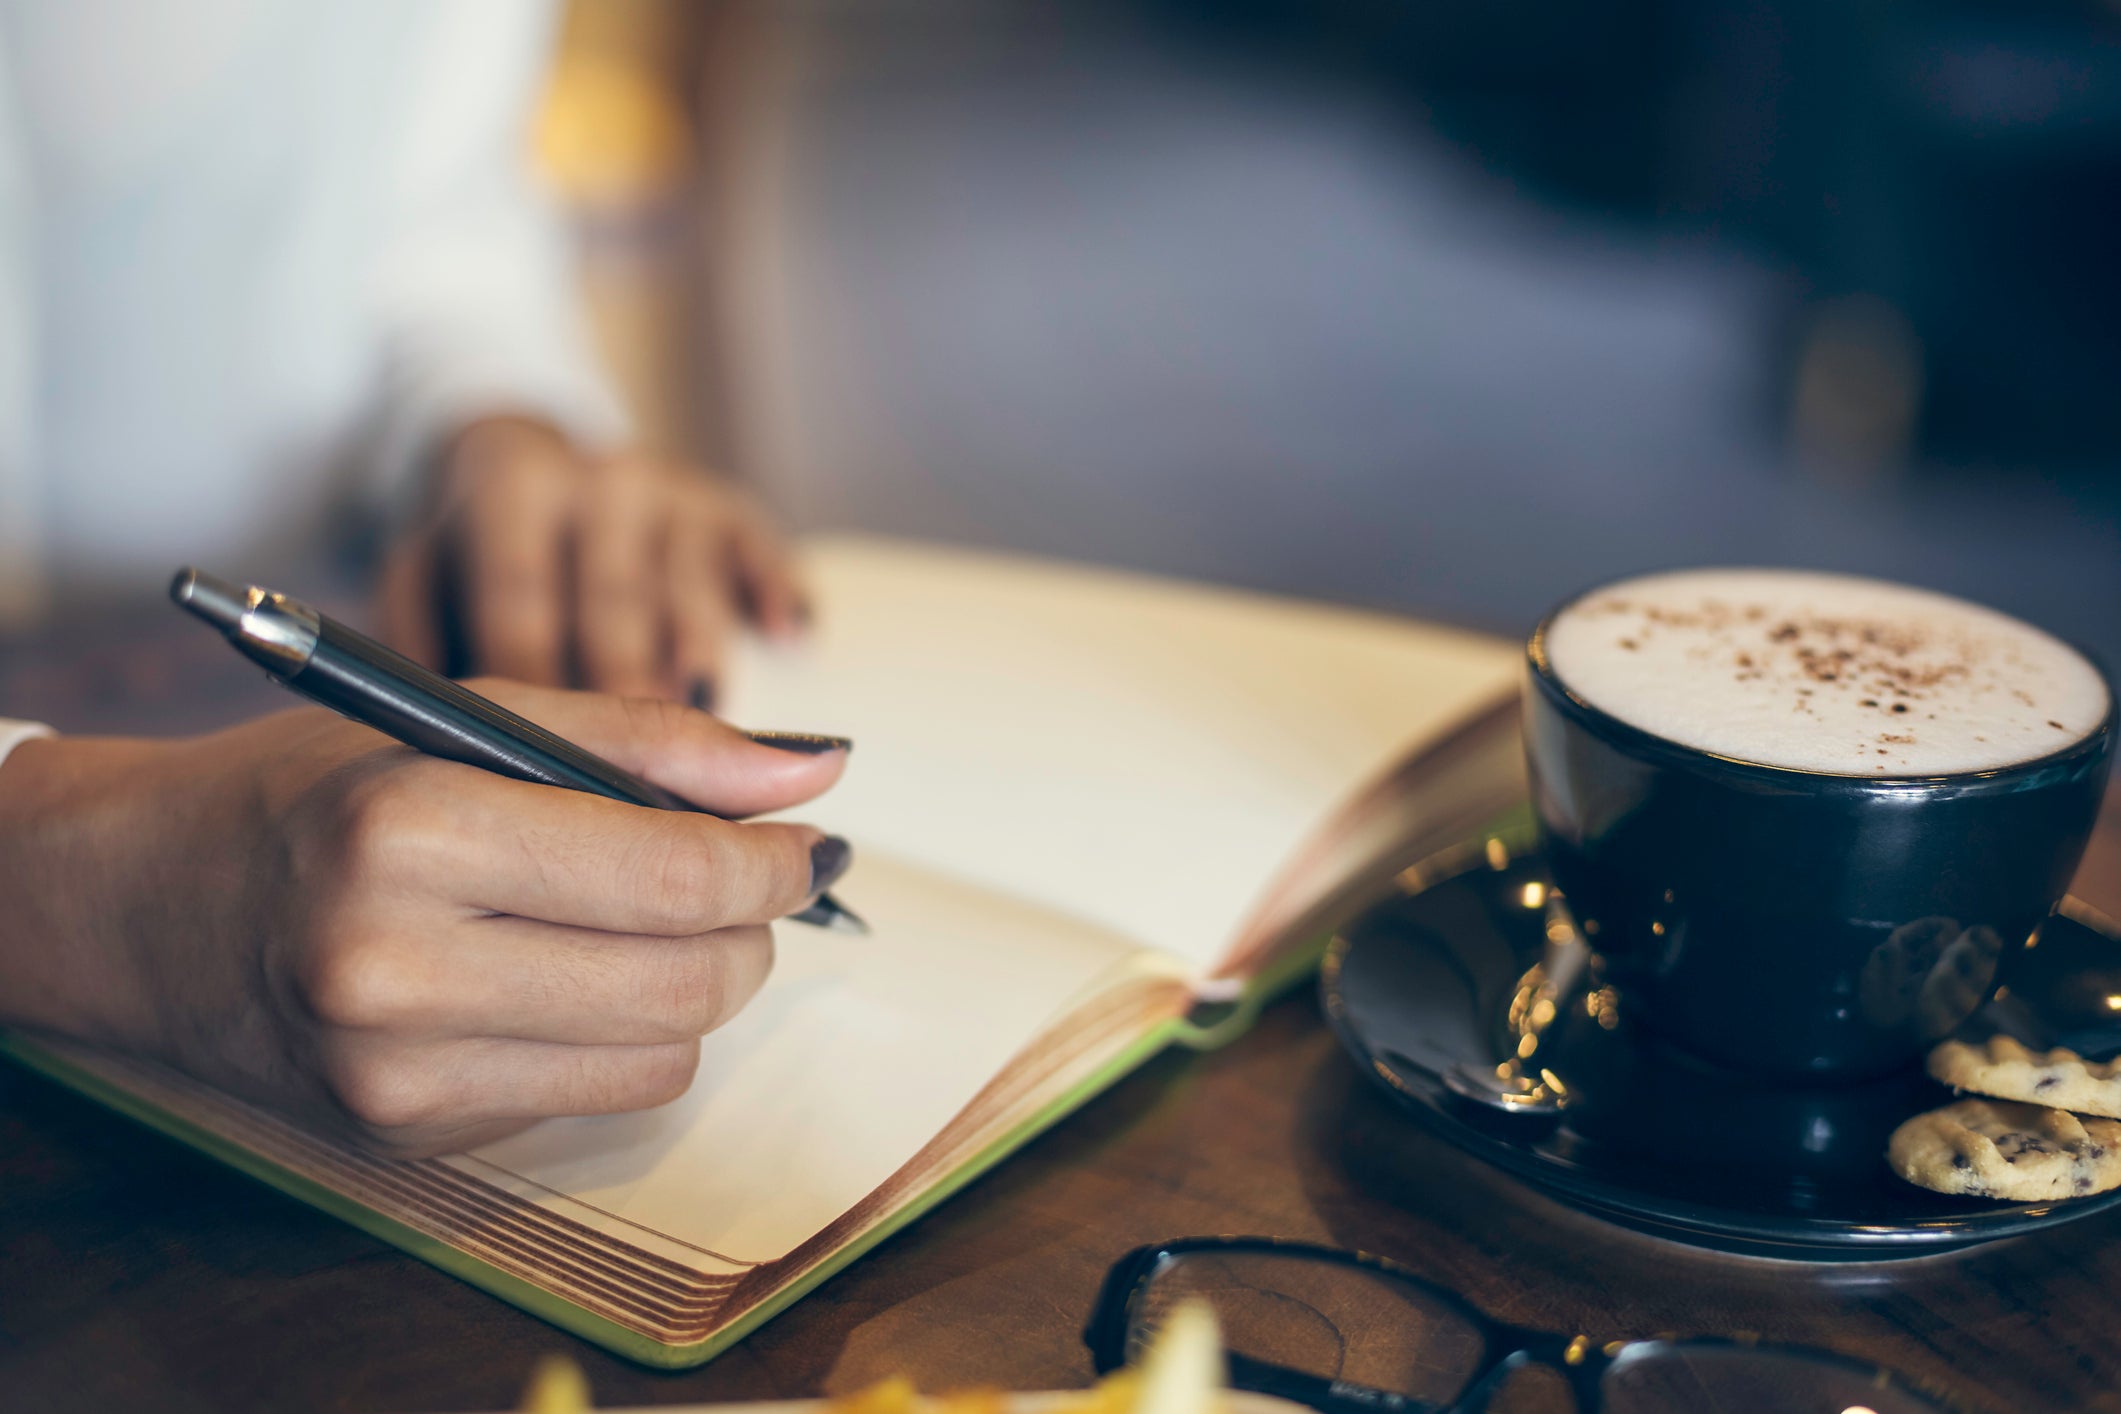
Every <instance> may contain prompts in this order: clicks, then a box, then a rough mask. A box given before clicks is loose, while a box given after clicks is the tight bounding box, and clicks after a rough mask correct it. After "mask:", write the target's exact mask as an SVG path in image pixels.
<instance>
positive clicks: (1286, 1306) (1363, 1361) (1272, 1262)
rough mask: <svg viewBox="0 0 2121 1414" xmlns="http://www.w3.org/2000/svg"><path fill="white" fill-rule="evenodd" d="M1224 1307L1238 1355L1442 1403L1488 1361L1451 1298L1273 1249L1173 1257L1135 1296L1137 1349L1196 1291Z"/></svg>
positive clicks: (1132, 1350) (1133, 1350)
mask: <svg viewBox="0 0 2121 1414" xmlns="http://www.w3.org/2000/svg"><path fill="white" fill-rule="evenodd" d="M1195 1297H1197V1298H1200V1299H1204V1300H1206V1301H1207V1302H1208V1303H1209V1304H1210V1305H1212V1306H1213V1307H1214V1308H1215V1315H1216V1319H1217V1321H1218V1322H1219V1323H1220V1324H1221V1326H1222V1331H1223V1341H1224V1343H1225V1344H1226V1345H1227V1346H1228V1347H1229V1348H1230V1351H1231V1352H1232V1353H1233V1354H1236V1355H1243V1356H1248V1357H1250V1358H1251V1359H1254V1360H1261V1361H1265V1362H1267V1363H1269V1364H1273V1365H1279V1366H1281V1367H1283V1368H1284V1369H1290V1370H1298V1371H1301V1372H1303V1373H1305V1374H1309V1375H1317V1376H1320V1377H1322V1378H1325V1379H1329V1380H1342V1381H1346V1382H1348V1383H1351V1384H1358V1385H1367V1386H1369V1387H1370V1388H1372V1389H1381V1390H1387V1391H1390V1392H1392V1393H1394V1394H1406V1395H1412V1396H1413V1397H1415V1398H1416V1399H1419V1400H1422V1401H1424V1402H1425V1403H1430V1404H1441V1403H1444V1402H1446V1401H1448V1400H1450V1399H1452V1398H1454V1397H1455V1396H1456V1395H1457V1394H1458V1392H1459V1391H1460V1390H1462V1389H1464V1388H1465V1386H1466V1384H1467V1383H1468V1382H1469V1381H1470V1380H1471V1379H1472V1377H1473V1374H1474V1372H1475V1371H1477V1370H1478V1369H1479V1368H1480V1364H1481V1356H1482V1354H1483V1350H1484V1344H1483V1341H1482V1339H1481V1334H1480V1332H1479V1330H1477V1329H1476V1328H1475V1327H1474V1326H1473V1325H1472V1324H1471V1323H1470V1322H1469V1321H1467V1320H1466V1318H1465V1317H1464V1316H1462V1315H1461V1314H1459V1313H1458V1312H1457V1311H1455V1310H1453V1309H1452V1308H1451V1307H1450V1306H1449V1305H1448V1304H1446V1303H1444V1302H1442V1301H1440V1300H1438V1299H1437V1298H1436V1297H1434V1296H1432V1295H1431V1294H1430V1293H1428V1292H1426V1291H1424V1290H1422V1289H1421V1288H1420V1287H1418V1286H1414V1285H1412V1284H1411V1283H1408V1282H1404V1281H1401V1280H1399V1279H1397V1278H1395V1277H1393V1276H1391V1275H1390V1274H1388V1273H1384V1272H1374V1271H1370V1270H1367V1269H1365V1268H1362V1267H1357V1266H1350V1265H1346V1264H1342V1263H1336V1262H1322V1261H1319V1260H1317V1259H1316V1258H1311V1257H1304V1256H1300V1255H1299V1256H1287V1255H1282V1254H1278V1253H1273V1252H1203V1253H1186V1254H1183V1255H1180V1256H1177V1257H1173V1258H1170V1259H1169V1260H1167V1261H1166V1262H1165V1263H1164V1264H1163V1265H1162V1266H1161V1267H1160V1268H1158V1269H1157V1271H1156V1273H1155V1275H1153V1276H1152V1277H1151V1278H1150V1279H1149V1283H1148V1285H1147V1287H1146V1288H1145V1289H1144V1290H1143V1291H1142V1292H1141V1293H1140V1295H1139V1296H1138V1297H1137V1298H1136V1300H1135V1304H1134V1308H1133V1311H1132V1313H1131V1315H1132V1320H1131V1323H1130V1325H1129V1328H1128V1331H1127V1346H1128V1356H1129V1358H1130V1359H1131V1358H1133V1357H1134V1356H1135V1355H1137V1354H1139V1353H1140V1351H1141V1349H1142V1348H1143V1347H1144V1346H1145V1345H1146V1344H1147V1343H1148V1340H1149V1338H1150V1337H1151V1336H1153V1335H1154V1334H1155V1332H1156V1329H1157V1327H1158V1326H1159V1325H1161V1324H1162V1322H1163V1320H1164V1319H1165V1317H1167V1316H1168V1315H1169V1314H1170V1312H1171V1311H1172V1309H1173V1308H1175V1307H1176V1306H1177V1305H1178V1304H1179V1303H1180V1302H1182V1301H1185V1300H1187V1299H1188V1298H1195Z"/></svg>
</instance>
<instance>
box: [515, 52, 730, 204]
mask: <svg viewBox="0 0 2121 1414" xmlns="http://www.w3.org/2000/svg"><path fill="white" fill-rule="evenodd" d="M535 140H536V149H537V160H538V166H539V168H540V169H541V170H542V171H543V172H544V173H545V174H546V176H547V177H548V178H550V179H551V181H552V184H553V185H554V187H556V188H557V189H558V191H559V192H560V194H561V195H562V196H563V197H564V198H565V199H566V200H568V201H569V202H571V203H573V204H574V205H576V206H585V207H605V208H608V207H624V206H636V205H641V204H644V203H647V202H651V201H654V200H656V199H658V198H660V197H662V196H665V195H667V194H669V193H670V192H672V191H674V190H676V189H678V188H679V187H681V186H682V185H683V184H684V182H685V180H686V178H687V175H688V173H689V170H690V168H691V165H692V125H691V123H690V122H689V121H688V120H687V118H686V115H685V110H684V106H683V104H682V103H681V102H680V101H679V99H678V96H677V95H676V94H675V93H674V92H672V90H671V87H670V85H669V84H668V83H667V82H666V81H665V80H664V78H663V76H662V75H660V74H658V73H656V72H655V71H653V70H652V69H649V68H646V67H643V66H641V65H639V64H635V63H632V62H628V61H626V60H623V59H616V58H611V57H607V56H605V55H601V54H595V53H588V54H579V55H563V56H562V57H561V59H560V61H559V63H558V64H557V65H556V66H555V67H554V69H553V71H552V79H551V81H550V83H549V84H548V86H547V88H546V93H545V102H544V105H543V107H542V108H541V109H540V110H539V113H538V122H537V130H536V138H535Z"/></svg>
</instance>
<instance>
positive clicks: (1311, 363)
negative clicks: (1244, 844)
mask: <svg viewBox="0 0 2121 1414" xmlns="http://www.w3.org/2000/svg"><path fill="white" fill-rule="evenodd" d="M537 142H538V151H539V155H540V160H541V164H542V166H543V168H544V170H545V172H546V173H547V174H548V176H549V177H550V179H551V180H552V181H553V183H554V184H555V185H556V187H557V188H558V189H559V190H560V191H561V192H562V193H563V194H564V196H565V198H566V200H567V201H568V203H569V205H570V207H571V209H572V211H573V212H574V219H575V220H576V222H577V224H578V226H579V228H580V230H581V233H582V235H583V237H584V247H583V248H584V272H583V274H584V280H585V285H586V288H587V290H588V293H589V296H590V299H591V302H592V306H593V309H594V312H595V318H596V323H597V327H598V330H599V334H600V338H601V339H602V341H603V343H604V346H605V350H606V352H607V354H608V356H609V357H610V359H611V361H612V363H613V365H614V367H615V368H616V369H617V370H618V372H619V375H620V377H621V379H622V381H623V383H624V385H625V388H626V390H627V393H628V396H629V398H630V400H631V401H632V403H633V405H634V408H635V410H636V412H637V414H638V416H639V417H640V419H641V421H642V423H643V426H644V427H645V428H646V429H647V431H648V434H649V437H650V440H651V441H653V442H656V443H658V444H660V445H662V446H663V447H665V448H666V449H669V450H674V451H683V452H687V453H690V454H693V455H696V456H700V457H702V458H704V459H706V460H707V461H709V462H710V463H712V464H715V465H717V466H720V467H724V468H727V469H729V470H730V471H731V472H733V473H734V474H736V475H738V476H740V477H742V478H744V479H747V480H749V481H750V482H752V483H753V484H755V485H756V486H757V487H759V488H760V489H761V491H762V492H763V493H764V494H765V495H766V496H767V498H768V499H769V500H770V501H771V502H772V503H773V504H775V505H776V506H777V507H778V508H779V509H780V510H781V511H782V513H783V514H784V515H785V516H786V517H787V518H788V519H789V520H790V521H792V522H793V523H794V524H795V525H796V526H798V527H800V528H805V529H813V528H826V527H859V528H867V529H875V530H882V531H890V532H896V533H903V534H910V535H917V536H923V537H928V538H933V539H941V540H948V541H956V542H963V543H972V544H980V545H990V546H999V547H1010V548H1019V549H1025V550H1034V551H1040V552H1045V553H1051V554H1059V555H1067V556H1073V557H1079V558H1085V559H1091V560H1097V561H1103V562H1108V563H1113V564H1119V565H1125V566H1132V567H1138V568H1144V569H1151V570H1159V571H1165V572H1171V573H1178V574H1186V575H1195V576H1202V577H1207V578H1211V579H1216V580H1221V581H1226V582H1230V583H1235V584H1242V585H1248V586H1253V587H1258V588H1264V589H1270V590H1277V591H1285V592H1292V593H1298V594H1306V595H1314V596H1323V597H1328V598H1332V599H1337V600H1342V601H1347V602H1352V603H1358V604H1366V605H1374V606H1379V607H1384V608H1390V609H1395V610H1405V611H1410V612H1413V613H1417V614H1421V615H1425V616H1430V617H1435V618H1441V619H1447V620H1453V621H1457V622H1461V623H1465V624H1469V625H1474V626H1479V627H1484V628H1492V629H1497V630H1501V631H1504V632H1511V633H1515V632H1519V631H1521V630H1523V629H1524V628H1525V627H1526V626H1527V625H1528V624H1529V623H1530V621H1531V620H1532V619H1533V618H1534V617H1535V616H1536V615H1537V613H1538V612H1539V611H1540V610H1541V609H1542V608H1543V607H1545V606H1546V605H1548V604H1550V603H1551V602H1552V601H1554V600H1555V599H1557V598H1558V597H1560V596H1562V595H1564V594H1566V593H1568V592H1569V591H1571V590H1573V589H1576V588H1579V587H1582V586H1584V585H1586V584H1588V583H1590V582H1592V581H1595V580H1598V579H1601V578H1605V577H1609V576H1612V575H1617V574H1622V573H1627V572H1630V571H1634V570H1640V569H1645V568H1650V567H1657V566H1665V565H1672V564H1684V563H1700V562H1771V563H1785V564H1796V565H1810V566H1825V567H1833V568H1840V569H1848V570H1856V571H1862V572H1868V573H1875V574H1881V575H1885V576H1889V577H1894V578H1900V579H1905V580H1910V581H1914V582H1917V583H1922V584H1928V585H1932V586H1935V587H1938V588H1943V589H1947V590H1951V591H1954V592H1958V593H1963V594H1966V595H1969V596H1972V597H1975V598H1979V599H1982V600H1985V601H1989V602H1992V603H1995V604H1997V605H1999V606H2002V607H2005V608H2008V609H2011V610H2013V611H2015V612H2018V613H2021V614H2024V615H2026V616H2028V617H2030V618H2032V619H2034V620H2036V621H2038V622H2040V623H2043V624H2045V625H2047V626H2049V627H2051V628H2053V629H2055V630H2057V631H2058V632H2061V633H2063V634H2065V635H2068V636H2071V637H2073V638H2075V639H2077V640H2078V641H2080V642H2083V643H2086V644H2088V645H2089V646H2091V647H2092V648H2093V649H2094V650H2095V651H2097V652H2099V653H2101V654H2102V655H2103V656H2104V657H2105V659H2106V661H2107V662H2108V663H2109V664H2110V665H2111V664H2115V663H2121V473H2117V466H2121V394H2117V392H2116V389H2117V388H2121V271H2117V255H2121V5H2116V4H2114V3H2112V0H2009V3H2001V2H2000V0H1959V2H1955V0H1919V2H1918V0H1879V2H1878V3H1872V4H1866V5H1860V6H1851V5H1846V4H1836V3H1828V0H1686V3H1674V2H1673V0H1608V2H1607V3H1602V4H1597V5H1586V4H1582V3H1562V0H1487V3H1482V4H1477V5H1474V4H1453V3H1429V4H1413V3H1389V0H1069V3H1048V0H919V3H915V2H914V0H718V3H713V4H690V3H683V0H576V3H575V5H574V7H573V9H572V11H571V12H570V17H569V20H568V23H567V27H566V34H565V42H564V44H563V46H562V51H561V55H560V58H559V60H558V62H557V65H556V67H555V70H554V73H553V77H552V83H551V89H550V92H549V95H548V98H547V101H546V104H545V109H544V112H543V116H542V118H541V121H540V124H539V131H538V135H537Z"/></svg>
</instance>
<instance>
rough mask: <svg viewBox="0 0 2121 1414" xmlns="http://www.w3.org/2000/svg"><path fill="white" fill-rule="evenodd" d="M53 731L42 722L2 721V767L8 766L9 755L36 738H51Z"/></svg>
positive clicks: (0, 755)
mask: <svg viewBox="0 0 2121 1414" xmlns="http://www.w3.org/2000/svg"><path fill="white" fill-rule="evenodd" d="M51 734H52V729H51V728H50V727H47V726H46V725H44V723H42V722H10V721H5V720H0V766H5V765H6V764H7V754H8V753H9V752H10V751H13V750H14V749H15V748H16V747H18V746H20V745H22V743H23V742H25V741H29V740H31V739H32V738H34V737H40V736H50V735H51Z"/></svg>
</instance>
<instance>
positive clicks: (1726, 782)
mask: <svg viewBox="0 0 2121 1414" xmlns="http://www.w3.org/2000/svg"><path fill="white" fill-rule="evenodd" d="M1570 602H1571V603H1574V602H1576V601H1574V600H1572V601H1570ZM1568 607H1569V604H1564V605H1562V606H1561V607H1560V608H1557V609H1556V610H1554V611H1553V613H1550V614H1549V615H1548V616H1547V618H1546V619H1545V620H1544V621H1542V622H1541V624H1540V627H1539V629H1538V630H1537V631H1536V632H1535V633H1534V634H1533V635H1532V639H1531V642H1530V644H1529V646H1528V649H1527V655H1526V656H1527V676H1526V687H1525V695H1524V728H1525V751H1526V757H1527V763H1528V766H1529V771H1530V778H1531V785H1532V800H1533V805H1534V808H1535V810H1536V812H1537V815H1538V819H1539V827H1540V832H1541V836H1542V840H1543V843H1544V848H1545V850H1546V854H1547V858H1548V859H1549V861H1550V863H1551V865H1552V869H1553V875H1554V882H1555V884H1556V886H1557V887H1558V888H1560V890H1561V891H1562V893H1563V895H1564V897H1565V898H1566V900H1567V904H1568V907H1569V909H1570V911H1571V912H1572V913H1573V914H1574V916H1575V918H1576V921H1577V923H1578V925H1579V927H1580V928H1581V929H1582V930H1583V932H1584V934H1585V936H1586V937H1587V938H1588V939H1589V941H1590V943H1591V944H1592V946H1593V947H1594V948H1595V949H1596V950H1597V952H1598V953H1599V955H1600V956H1601V957H1602V958H1603V959H1604V961H1605V966H1606V969H1607V975H1608V977H1609V978H1610V980H1612V981H1613V983H1614V984H1615V985H1616V986H1617V987H1618V988H1619V990H1620V994H1621V998H1622V1004H1621V1012H1622V1015H1623V1016H1625V1017H1627V1018H1629V1020H1630V1023H1631V1024H1636V1025H1641V1026H1643V1027H1646V1028H1648V1029H1650V1030H1652V1031H1654V1032H1656V1033H1658V1034H1659V1035H1661V1036H1662V1037H1664V1038H1665V1039H1667V1040H1669V1041H1672V1042H1674V1043H1676V1044H1677V1045H1679V1046H1680V1047H1682V1048H1683V1049H1685V1050H1686V1051H1689V1052H1692V1053H1694V1054H1695V1055H1697V1056H1699V1057H1702V1058H1705V1059H1707V1060H1710V1061H1713V1062H1716V1063H1718V1064H1721V1065H1725V1066H1729V1067H1735V1068H1738V1069H1741V1070H1746V1071H1752V1072H1765V1073H1769V1074H1776V1075H1783V1076H1790V1077H1812V1078H1817V1079H1821V1080H1827V1079H1833V1080H1851V1079H1858V1078H1864V1077H1869V1076H1875V1075H1881V1074H1884V1073H1886V1072H1888V1071H1891V1070H1894V1069H1896V1068H1898V1067H1900V1066H1902V1065H1904V1064H1907V1063H1908V1062H1910V1061H1912V1060H1913V1059H1914V1058H1915V1057H1916V1056H1918V1055H1919V1054H1920V1053H1921V1052H1922V1051H1923V1050H1924V1049H1925V1048H1926V1047H1927V1046H1929V1045H1930V1044H1931V1043H1933V1042H1934V1041H1936V1040H1937V1039H1938V1038H1940V1037H1942V1036H1943V1035H1945V1034H1946V1033H1948V1032H1949V1031H1951V1030H1952V1028H1953V1027H1955V1026H1957V1025H1958V1024H1959V1023H1960V1022H1962V1021H1964V1020H1965V1019H1966V1018H1967V1017H1968V1016H1969V1015H1971V1014H1972V1013H1973V1012H1974V1010H1975V1009H1976V1008H1978V1007H1979V1006H1980V1005H1981V1004H1982V1003H1983V1002H1984V1001H1986V1000H1987V999H1988V998H1989V996H1990V995H1992V994H1993V992H1994V990H1995V988H1996V987H1997V985H1999V984H2002V983H2007V982H2008V980H2009V970H2010V966H2011V960H2012V958H2013V957H2014V956H2015V955H2016V954H2018V953H2019V952H2021V951H2022V950H2023V949H2024V948H2025V947H2026V946H2027V945H2028V941H2029V940H2030V939H2031V938H2032V937H2033V935H2034V933H2035V931H2036V930H2037V929H2038V927H2039V925H2040V923H2041V922H2042V920H2044V919H2045V918H2046V917H2047V916H2048V914H2049V913H2050V912H2052V911H2053V909H2054V907H2055V905H2056V904H2057V903H2058V902H2060V901H2061V899H2062V896H2063V894H2064V892H2065V891H2066V890H2067V888H2068V885H2069V880H2070V877H2071V875H2072V874H2073V873H2074V872H2075V871H2076V867H2077V863H2078V860H2079V859H2080V858H2081V857H2082V855H2083V853H2084V846H2085V843H2086V841H2087V840H2088V839H2089V838H2090V834H2091V828H2092V824H2093V821H2094V819H2095V818H2096V816H2097V814H2098V809H2099V802H2100V797H2101V793H2102V791H2103V789H2104V786H2105V782H2106V776H2107V770H2108V767H2109V765H2110V763H2111V759H2112V756H2113V752H2114V740H2115V708H2114V695H2113V693H2112V691H2111V689H2110V688H2109V692H2108V694H2107V699H2108V700H2107V709H2106V715H2105V717H2104V719H2103V720H2102V721H2101V723H2100V725H2099V726H2098V728H2097V729H2096V730H2094V731H2093V732H2092V733H2091V734H2090V735H2089V736H2087V737H2085V738H2083V739H2082V740H2080V741H2077V742H2076V743H2074V744H2073V745H2071V746H2069V747H2068V748H2066V749H2064V750H2062V751H2058V752H2055V753H2053V754H2052V755H2048V756H2043V757H2040V758H2038V759H2036V760H2032V761H2028V762H2025V763H2023V764H2020V765H2014V766H2009V767H2005V768H2002V769H1998V770H1986V771H1970V772H1966V773H1963V774H1956V775H1945V776H1934V777H1903V778H1898V779H1873V778H1867V777H1863V776H1854V775H1835V774H1829V773H1824V772H1815V771H1802V770H1792V769H1786V768H1781V767H1774V766H1761V765H1754V764H1749V763H1746V762H1742V761H1735V760H1731V759H1728V758H1725V757H1720V756H1716V755H1712V754H1710V753H1708V752H1705V751H1700V750H1696V749H1693V748H1690V747H1686V746H1682V745H1679V744H1677V743H1675V742H1672V741H1669V740H1666V739H1664V738H1662V737H1659V736H1654V735H1651V734H1650V733H1648V732H1644V731H1642V730H1639V729H1637V728H1635V727H1632V726H1630V725H1628V724H1627V723H1625V722H1622V721H1620V720H1618V719H1617V718H1615V717H1613V716H1612V715H1610V714H1608V713H1606V712H1603V711H1601V710H1599V709H1598V708H1597V707H1594V706H1592V705H1591V704H1589V703H1588V702H1586V701H1584V700H1583V699H1582V698H1580V697H1578V696H1577V695H1575V694H1573V693H1572V692H1570V690H1569V689H1568V687H1567V686H1566V685H1565V684H1564V683H1563V682H1562V681H1561V680H1560V679H1559V678H1557V677H1556V675H1555V673H1554V671H1553V668H1552V666H1551V665H1550V663H1549V662H1548V660H1547V655H1546V651H1545V639H1546V634H1547V628H1548V625H1549V624H1551V623H1552V622H1553V621H1554V619H1555V617H1556V616H1558V615H1559V614H1561V613H1562V612H1563V611H1564V610H1566V609H1567V608H1568Z"/></svg>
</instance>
